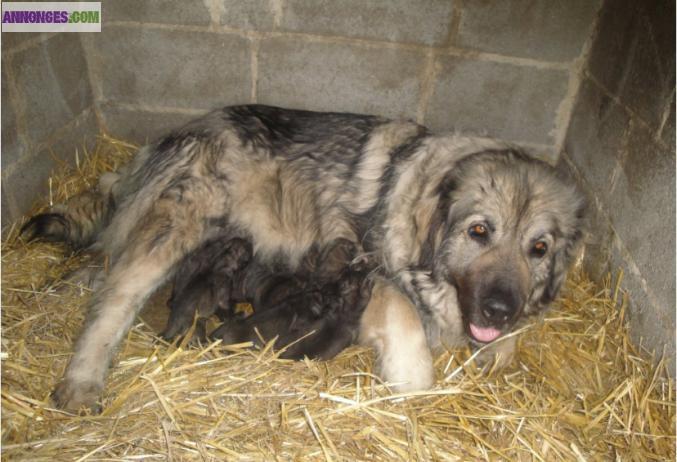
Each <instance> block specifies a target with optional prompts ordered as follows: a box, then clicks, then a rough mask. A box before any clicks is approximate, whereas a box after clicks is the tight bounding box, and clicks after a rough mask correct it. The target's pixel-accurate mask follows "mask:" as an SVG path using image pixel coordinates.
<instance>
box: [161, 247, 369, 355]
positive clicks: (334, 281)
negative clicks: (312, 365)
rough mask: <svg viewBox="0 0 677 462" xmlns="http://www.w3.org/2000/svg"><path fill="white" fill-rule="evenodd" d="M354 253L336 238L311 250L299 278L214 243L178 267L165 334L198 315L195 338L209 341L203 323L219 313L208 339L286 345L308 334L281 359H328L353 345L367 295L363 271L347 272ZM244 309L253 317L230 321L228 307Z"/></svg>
mask: <svg viewBox="0 0 677 462" xmlns="http://www.w3.org/2000/svg"><path fill="white" fill-rule="evenodd" d="M356 254H357V247H356V246H355V244H353V243H352V242H350V241H347V240H344V239H338V240H336V241H334V242H333V243H332V244H330V245H328V246H327V247H326V248H324V249H322V250H320V249H313V250H312V251H311V252H309V254H308V255H307V256H306V258H305V259H304V260H303V262H302V264H301V266H300V268H299V269H298V270H297V272H296V273H294V274H290V273H285V272H280V271H275V270H271V269H270V268H267V267H264V266H262V265H260V264H258V263H257V262H256V261H252V260H251V257H252V250H251V245H250V244H249V243H248V242H246V241H244V240H242V239H226V238H222V239H215V240H212V241H209V242H207V243H206V244H205V245H203V246H202V247H201V248H199V249H198V250H196V251H194V252H193V253H192V254H190V255H189V256H187V257H186V258H185V259H184V260H183V261H182V262H181V264H180V265H179V268H178V270H177V272H176V275H175V278H174V289H173V292H172V296H171V298H170V300H169V307H170V309H171V314H170V318H169V321H168V323H167V327H166V328H165V331H164V333H163V336H164V337H165V338H168V339H171V338H173V337H176V336H178V335H183V334H184V333H185V332H186V331H187V330H188V328H189V327H190V325H191V323H192V320H193V317H194V316H195V313H196V311H197V313H198V322H197V328H196V330H197V332H196V334H197V336H198V338H205V337H206V329H205V325H206V319H207V318H208V317H210V316H211V315H213V314H217V315H218V316H219V317H220V318H221V320H227V322H226V323H225V324H224V325H223V326H221V327H220V328H219V329H217V331H215V332H214V333H213V334H212V337H214V338H223V339H224V340H225V341H226V342H228V343H234V342H238V341H248V340H251V341H257V340H258V336H257V335H256V334H255V330H254V327H256V328H257V329H258V330H259V333H260V334H261V335H263V336H264V338H272V337H274V336H275V335H278V336H279V339H278V340H279V341H278V345H286V344H288V343H290V342H292V341H294V340H297V339H298V338H300V337H303V336H304V335H306V334H307V333H309V332H311V331H315V334H313V335H312V337H308V338H307V339H304V340H303V341H301V342H299V343H298V344H296V345H294V346H293V347H291V348H289V349H288V350H286V351H285V352H284V353H283V356H284V357H302V356H303V355H304V354H305V355H307V356H309V357H322V358H326V357H331V356H334V355H335V354H336V353H338V352H339V351H341V349H343V348H344V347H345V346H347V345H348V344H350V342H351V341H352V340H353V337H354V335H355V332H356V331H357V323H358V322H359V317H360V316H361V314H362V311H363V310H364V308H365V307H366V303H367V301H368V298H369V294H370V291H371V283H370V282H369V281H367V280H366V275H367V273H366V266H367V264H366V263H365V262H364V261H363V262H362V263H360V267H359V268H357V267H355V266H353V267H351V266H350V265H351V262H352V261H353V260H354V259H355V256H356ZM237 302H247V303H251V304H252V305H253V306H254V309H255V312H256V314H255V315H254V316H252V317H251V318H249V319H246V320H244V321H243V320H241V319H237V318H235V317H233V306H234V305H235V303H237Z"/></svg>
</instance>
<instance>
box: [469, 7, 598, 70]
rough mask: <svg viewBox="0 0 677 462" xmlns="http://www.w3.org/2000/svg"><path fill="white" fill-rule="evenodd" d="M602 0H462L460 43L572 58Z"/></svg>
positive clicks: (496, 50)
mask: <svg viewBox="0 0 677 462" xmlns="http://www.w3.org/2000/svg"><path fill="white" fill-rule="evenodd" d="M598 7H599V0H559V1H552V0H535V1H534V0H511V1H509V2H506V1H501V0H488V1H482V2H477V1H471V2H463V11H462V13H461V24H460V28H459V35H458V39H457V42H456V45H458V46H461V47H465V48H470V49H473V50H480V51H485V52H490V53H498V54H503V55H509V56H519V57H524V58H533V59H542V60H547V61H571V60H573V59H574V58H576V57H577V56H578V55H579V54H580V53H581V49H582V47H583V43H584V42H585V40H586V39H587V38H588V36H589V35H590V33H591V31H592V23H593V20H594V17H595V12H596V11H597V9H598Z"/></svg>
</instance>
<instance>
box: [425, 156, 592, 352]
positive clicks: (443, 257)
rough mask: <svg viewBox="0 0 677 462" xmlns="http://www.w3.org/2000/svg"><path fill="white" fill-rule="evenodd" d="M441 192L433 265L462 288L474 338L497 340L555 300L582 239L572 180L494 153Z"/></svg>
mask: <svg viewBox="0 0 677 462" xmlns="http://www.w3.org/2000/svg"><path fill="white" fill-rule="evenodd" d="M436 194H438V195H439V202H438V208H437V212H436V215H435V216H434V217H433V220H432V225H431V233H432V234H431V236H430V238H429V239H431V240H433V241H435V240H436V244H435V245H434V246H433V247H434V249H433V250H431V252H430V254H429V259H430V261H429V264H430V265H431V266H432V268H433V279H434V280H436V281H439V283H441V284H451V285H453V286H455V287H456V292H457V296H458V303H459V306H460V310H461V313H462V317H463V324H464V327H465V330H466V333H467V334H468V335H469V336H470V338H471V339H473V340H474V341H476V342H480V343H488V342H491V341H493V340H495V339H496V338H498V337H499V336H501V335H502V334H505V333H508V332H510V330H511V329H512V328H513V326H514V325H515V323H516V322H517V320H518V319H519V318H520V316H522V315H523V314H530V313H533V312H536V311H538V310H539V309H541V308H542V307H544V306H547V305H548V304H549V303H550V302H551V301H552V300H553V299H554V298H555V297H556V295H557V292H558V290H559V288H560V286H561V284H562V282H563V280H564V277H565V275H566V271H567V269H568V267H569V264H570V262H571V260H572V258H573V256H574V254H575V249H576V248H577V247H578V245H577V244H578V243H579V242H580V240H581V235H582V231H581V230H582V220H583V210H584V200H583V197H582V195H581V194H580V193H579V191H578V190H577V188H576V187H575V186H574V185H573V184H572V183H571V182H569V181H567V180H566V179H564V178H562V177H561V176H560V175H559V174H558V173H557V172H556V171H555V170H554V169H553V168H552V167H550V166H549V165H547V164H546V163H544V162H541V161H537V160H534V159H531V158H528V157H526V156H525V155H523V154H521V153H519V152H516V151H512V150H504V151H489V152H483V153H480V154H474V155H471V156H468V157H466V158H464V159H462V160H460V161H459V162H458V163H457V164H456V165H455V166H454V167H453V169H451V171H450V172H449V173H448V174H447V175H446V176H445V177H444V179H443V180H442V182H441V183H440V185H439V188H438V190H437V191H436Z"/></svg>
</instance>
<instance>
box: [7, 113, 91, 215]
mask: <svg viewBox="0 0 677 462" xmlns="http://www.w3.org/2000/svg"><path fill="white" fill-rule="evenodd" d="M97 133H98V126H97V123H96V118H95V117H94V114H93V113H92V112H91V111H87V112H86V113H85V114H83V115H81V116H80V117H79V118H78V119H76V120H75V121H72V123H71V125H70V126H68V127H66V128H64V129H63V130H60V131H59V132H58V133H56V134H55V135H54V138H53V139H52V140H51V143H50V144H49V145H43V146H42V148H41V150H40V151H39V152H37V153H30V152H26V154H25V155H24V156H22V157H21V158H20V159H19V160H18V161H17V162H16V164H15V165H14V166H13V167H12V169H11V171H10V172H9V174H8V175H7V176H6V177H5V178H3V187H4V188H5V189H6V190H8V191H9V192H10V194H11V195H12V196H13V199H14V201H15V204H16V206H17V209H18V211H19V212H20V213H25V212H27V211H28V210H29V209H30V208H31V206H32V205H33V203H34V202H35V201H36V200H37V199H38V198H41V197H45V196H46V195H47V194H48V192H49V189H48V178H49V175H50V173H51V172H52V171H53V170H54V168H56V167H57V166H58V165H59V164H58V163H57V161H56V160H55V159H59V160H60V161H65V162H66V163H68V164H72V165H74V164H75V150H76V149H77V150H79V152H80V153H81V154H82V153H83V149H84V148H85V147H87V148H89V147H91V146H92V144H93V142H94V139H95V136H96V135H97ZM17 218H19V217H18V216H15V217H14V219H17Z"/></svg>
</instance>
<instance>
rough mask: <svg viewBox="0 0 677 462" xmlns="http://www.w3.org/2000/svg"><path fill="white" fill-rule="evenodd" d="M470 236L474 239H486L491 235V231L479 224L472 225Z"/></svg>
mask: <svg viewBox="0 0 677 462" xmlns="http://www.w3.org/2000/svg"><path fill="white" fill-rule="evenodd" d="M468 234H469V235H470V237H472V238H473V239H485V238H486V237H487V236H488V235H489V230H487V227H486V226H484V225H481V224H477V225H472V226H471V227H470V229H468Z"/></svg>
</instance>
